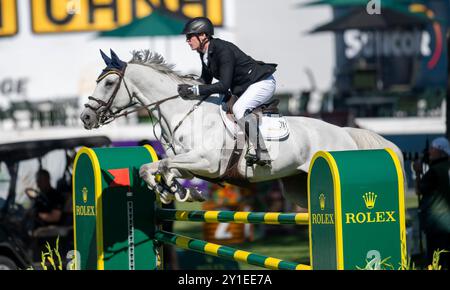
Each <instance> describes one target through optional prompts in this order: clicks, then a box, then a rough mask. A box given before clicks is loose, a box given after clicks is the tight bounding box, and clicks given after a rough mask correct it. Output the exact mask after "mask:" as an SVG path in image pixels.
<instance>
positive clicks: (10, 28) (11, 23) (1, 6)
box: [0, 0, 18, 37]
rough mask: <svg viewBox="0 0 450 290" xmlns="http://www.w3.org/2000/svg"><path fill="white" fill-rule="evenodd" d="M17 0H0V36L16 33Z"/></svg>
mask: <svg viewBox="0 0 450 290" xmlns="http://www.w3.org/2000/svg"><path fill="white" fill-rule="evenodd" d="M17 30H18V29H17V0H0V37H1V36H11V35H15V34H16V33H17Z"/></svg>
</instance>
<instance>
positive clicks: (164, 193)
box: [139, 161, 175, 204]
mask: <svg viewBox="0 0 450 290" xmlns="http://www.w3.org/2000/svg"><path fill="white" fill-rule="evenodd" d="M159 163H160V161H157V162H152V163H147V164H144V165H142V166H141V168H140V169H139V175H140V177H141V178H142V179H143V180H144V181H145V182H146V183H147V186H148V187H149V188H150V189H151V190H153V191H155V192H156V193H157V195H158V196H159V198H160V200H161V202H162V203H165V204H169V203H171V202H172V200H174V199H175V196H174V194H173V193H172V192H171V191H170V190H169V189H168V188H166V187H165V186H164V185H163V184H162V183H161V182H160V181H161V180H160V179H161V176H160V175H159Z"/></svg>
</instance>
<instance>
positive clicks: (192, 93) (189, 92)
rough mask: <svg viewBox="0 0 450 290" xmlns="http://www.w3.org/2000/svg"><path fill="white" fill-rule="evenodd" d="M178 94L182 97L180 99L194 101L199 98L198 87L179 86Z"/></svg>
mask: <svg viewBox="0 0 450 290" xmlns="http://www.w3.org/2000/svg"><path fill="white" fill-rule="evenodd" d="M178 94H179V95H180V97H182V98H188V99H192V98H195V97H197V96H198V94H197V89H196V87H195V86H193V85H188V84H181V85H178Z"/></svg>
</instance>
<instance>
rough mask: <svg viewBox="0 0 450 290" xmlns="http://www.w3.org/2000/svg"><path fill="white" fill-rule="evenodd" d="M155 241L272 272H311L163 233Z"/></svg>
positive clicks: (257, 256)
mask: <svg viewBox="0 0 450 290" xmlns="http://www.w3.org/2000/svg"><path fill="white" fill-rule="evenodd" d="M155 239H156V240H158V241H160V242H163V243H167V244H172V245H175V246H177V247H180V248H183V249H186V250H192V251H196V252H200V253H203V254H207V255H211V256H216V257H221V258H223V259H227V260H231V261H237V262H242V263H247V264H251V265H255V266H260V267H264V268H268V269H272V270H311V267H310V266H308V265H302V264H298V263H293V262H287V261H283V260H280V259H277V258H272V257H268V256H264V255H259V254H255V253H251V252H247V251H243V250H236V249H233V248H230V247H226V246H221V245H217V244H213V243H208V242H206V241H202V240H197V239H193V238H188V237H185V236H181V235H177V234H173V233H169V232H165V231H157V232H156V233H155Z"/></svg>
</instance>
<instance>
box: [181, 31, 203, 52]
mask: <svg viewBox="0 0 450 290" xmlns="http://www.w3.org/2000/svg"><path fill="white" fill-rule="evenodd" d="M205 38H206V35H205V34H204V33H202V34H200V35H198V37H196V36H195V34H188V35H186V42H187V43H188V44H189V46H190V47H191V49H192V50H200V46H201V45H200V43H201V41H203V40H204V39H205Z"/></svg>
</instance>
